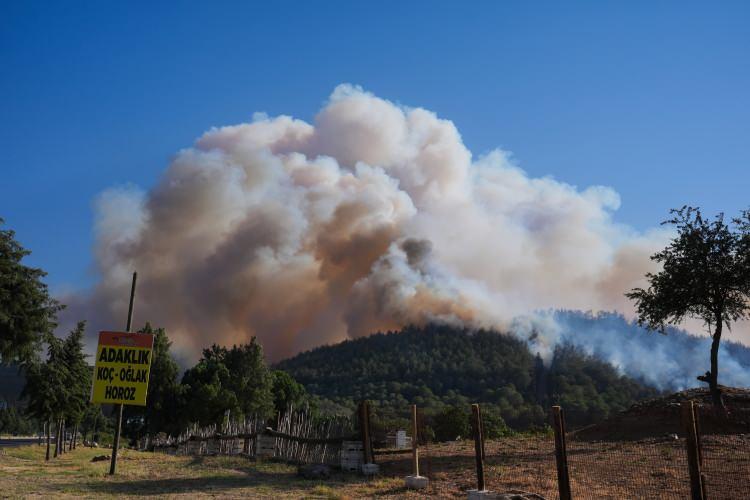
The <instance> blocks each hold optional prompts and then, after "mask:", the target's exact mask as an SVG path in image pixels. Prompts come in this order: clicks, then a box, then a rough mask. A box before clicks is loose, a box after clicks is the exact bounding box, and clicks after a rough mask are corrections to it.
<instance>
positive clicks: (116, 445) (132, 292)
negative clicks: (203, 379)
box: [109, 272, 138, 476]
mask: <svg viewBox="0 0 750 500" xmlns="http://www.w3.org/2000/svg"><path fill="white" fill-rule="evenodd" d="M137 279H138V273H137V272H134V273H133V284H132V285H131V286H130V305H129V306H128V323H127V326H126V328H125V331H126V332H130V327H131V323H132V321H133V299H134V298H135V282H136V280H137ZM119 406H120V407H119V408H118V410H117V413H118V414H117V427H115V439H114V443H112V461H111V462H110V464H109V475H110V476H112V475H114V473H115V471H116V470H117V449H118V448H119V447H120V432H121V429H122V409H123V407H124V405H123V404H122V403H120V405H119Z"/></svg>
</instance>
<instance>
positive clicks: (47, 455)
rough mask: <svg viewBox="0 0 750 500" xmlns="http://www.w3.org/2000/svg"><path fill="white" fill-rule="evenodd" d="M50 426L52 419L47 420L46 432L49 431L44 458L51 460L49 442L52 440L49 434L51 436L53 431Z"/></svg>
mask: <svg viewBox="0 0 750 500" xmlns="http://www.w3.org/2000/svg"><path fill="white" fill-rule="evenodd" d="M50 427H52V421H51V420H49V421H47V432H46V433H47V454H46V455H45V456H44V460H47V461H49V442H50V438H49V436H50V433H51V432H50Z"/></svg>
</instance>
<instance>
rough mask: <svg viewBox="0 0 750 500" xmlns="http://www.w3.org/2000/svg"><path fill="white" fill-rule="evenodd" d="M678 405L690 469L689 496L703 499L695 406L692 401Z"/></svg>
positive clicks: (697, 499) (696, 499)
mask: <svg viewBox="0 0 750 500" xmlns="http://www.w3.org/2000/svg"><path fill="white" fill-rule="evenodd" d="M680 407H681V409H682V425H683V428H684V429H685V444H686V448H687V457H688V469H689V471H690V498H692V499H693V500H703V499H704V498H705V496H704V494H703V493H704V491H703V477H702V476H701V456H700V454H701V451H700V448H699V445H698V433H697V432H696V428H695V408H694V405H693V402H692V401H686V402H684V403H682V404H681V405H680Z"/></svg>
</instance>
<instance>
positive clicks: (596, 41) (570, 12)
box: [0, 1, 750, 290]
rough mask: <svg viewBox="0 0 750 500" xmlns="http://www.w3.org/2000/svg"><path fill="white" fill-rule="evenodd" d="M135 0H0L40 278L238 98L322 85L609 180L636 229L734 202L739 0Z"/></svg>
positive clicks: (221, 121) (19, 189)
mask: <svg viewBox="0 0 750 500" xmlns="http://www.w3.org/2000/svg"><path fill="white" fill-rule="evenodd" d="M155 4H156V2H153V3H152V2H119V3H115V2H90V3H86V2H16V1H5V2H2V3H1V4H0V68H2V69H1V70H0V147H1V148H2V152H3V160H2V167H1V168H2V175H1V176H0V217H2V218H4V219H5V220H6V227H10V228H12V229H14V230H16V231H17V235H18V238H19V239H20V240H21V242H22V243H23V244H24V245H25V246H26V247H28V248H30V249H31V250H32V251H33V255H32V256H31V257H30V258H29V259H28V261H29V262H30V263H31V264H33V265H37V266H41V267H43V268H44V269H46V270H47V271H49V273H50V275H49V278H48V282H49V283H50V284H51V285H52V287H53V289H57V290H60V289H64V288H67V287H80V286H85V285H87V284H90V283H92V282H93V276H92V271H91V247H92V221H93V212H92V200H93V199H94V198H95V197H96V195H97V194H98V193H100V192H101V191H102V190H104V189H106V188H108V187H111V186H118V185H122V184H126V183H134V184H138V185H140V186H143V187H146V188H148V187H149V186H151V185H153V184H154V182H155V181H156V180H157V179H158V178H159V176H160V174H161V172H162V171H163V170H164V168H165V166H166V165H167V163H168V161H169V159H170V157H171V156H172V155H173V154H174V153H176V152H177V151H178V150H179V149H180V148H183V147H187V146H189V145H191V144H192V141H193V140H194V139H195V138H196V137H197V136H198V135H199V134H201V133H202V132H203V131H204V130H206V129H208V128H209V127H211V126H215V125H226V124H232V123H237V122H240V121H247V120H249V119H250V117H251V115H252V113H253V112H255V111H264V112H267V113H268V114H270V115H276V114H282V113H283V114H291V115H294V116H296V117H299V118H302V119H305V120H308V121H310V120H312V118H313V116H314V114H315V112H316V111H317V110H318V109H319V108H320V106H321V104H322V102H323V101H324V100H325V99H326V98H327V96H328V95H329V94H330V92H331V91H332V89H333V88H334V87H335V86H336V85H337V84H339V83H342V82H351V83H354V84H358V85H361V86H362V87H364V88H365V89H367V90H369V91H372V92H373V93H375V94H377V95H378V96H381V97H384V98H387V99H390V100H393V101H397V102H400V103H403V104H407V105H411V106H423V107H425V108H428V109H430V110H433V111H435V112H437V113H438V115H439V116H441V117H443V118H448V119H451V120H453V121H454V122H455V123H456V125H457V127H458V129H459V130H460V131H461V133H462V135H463V138H464V141H465V143H466V144H467V146H468V147H469V148H470V149H471V150H472V151H473V152H474V154H481V153H483V152H487V151H488V150H490V149H492V148H495V147H502V148H503V149H507V150H510V151H513V153H514V155H515V157H516V159H517V161H518V163H519V164H520V166H521V167H522V168H524V169H525V170H526V171H528V172H529V173H530V174H531V175H533V176H542V175H551V176H554V177H555V178H557V179H559V180H562V181H565V182H568V183H571V184H574V185H577V186H579V187H585V186H588V185H592V184H603V185H607V186H611V187H613V188H614V189H615V190H616V191H617V192H619V193H620V195H621V197H622V207H621V208H620V210H619V211H618V212H617V213H616V219H617V220H618V221H620V222H623V223H626V224H630V225H632V226H634V227H636V228H639V229H645V228H648V227H651V226H654V225H656V224H657V223H658V222H659V221H660V220H661V219H662V218H664V216H665V215H666V213H667V210H668V209H669V208H670V207H676V206H680V205H682V204H685V203H689V204H694V205H700V206H702V207H704V208H705V209H706V210H707V211H709V212H715V211H719V210H724V211H726V212H728V213H736V212H737V211H738V210H740V209H741V208H746V207H747V206H748V205H750V197H749V196H748V192H749V191H748V188H750V174H748V167H749V166H750V140H748V139H749V137H748V130H749V128H748V125H749V122H750V90H749V89H750V57H748V54H750V30H749V29H748V26H749V25H750V3H747V2H721V3H718V2H711V3H710V2H704V3H690V2H645V1H644V2H593V1H592V2H550V3H545V2H472V3H471V5H466V4H467V3H465V2H445V3H441V2H367V3H365V2H296V3H293V2H267V3H264V4H261V3H251V2H236V3H234V2H176V3H171V4H169V5H167V4H166V3H159V5H155Z"/></svg>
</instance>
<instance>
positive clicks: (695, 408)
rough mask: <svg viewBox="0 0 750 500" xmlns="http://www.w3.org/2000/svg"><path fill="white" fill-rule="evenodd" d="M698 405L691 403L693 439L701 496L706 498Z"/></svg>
mask: <svg viewBox="0 0 750 500" xmlns="http://www.w3.org/2000/svg"><path fill="white" fill-rule="evenodd" d="M698 408H699V406H698V405H697V404H694V405H693V420H695V438H696V439H695V441H696V442H697V443H698V462H699V463H700V464H701V486H703V498H708V495H707V494H706V475H705V474H704V473H703V439H702V434H701V421H700V418H699V414H698Z"/></svg>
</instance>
